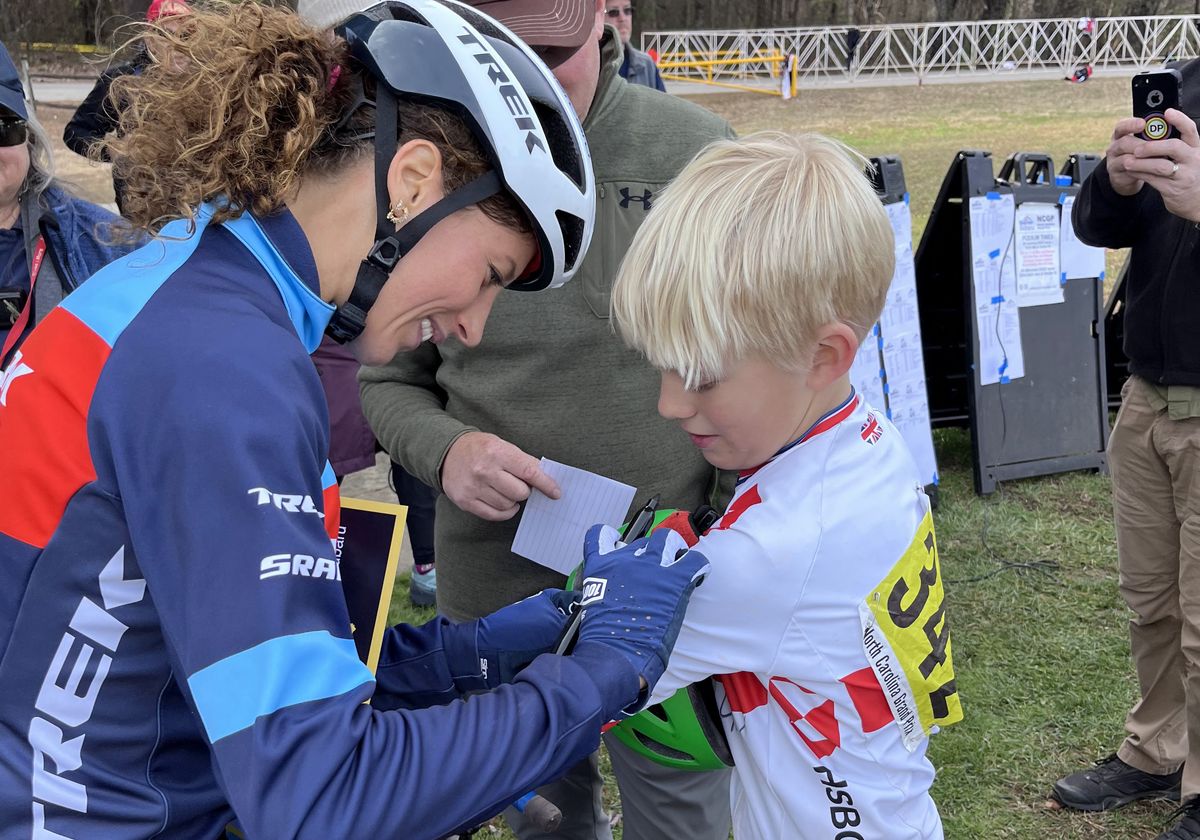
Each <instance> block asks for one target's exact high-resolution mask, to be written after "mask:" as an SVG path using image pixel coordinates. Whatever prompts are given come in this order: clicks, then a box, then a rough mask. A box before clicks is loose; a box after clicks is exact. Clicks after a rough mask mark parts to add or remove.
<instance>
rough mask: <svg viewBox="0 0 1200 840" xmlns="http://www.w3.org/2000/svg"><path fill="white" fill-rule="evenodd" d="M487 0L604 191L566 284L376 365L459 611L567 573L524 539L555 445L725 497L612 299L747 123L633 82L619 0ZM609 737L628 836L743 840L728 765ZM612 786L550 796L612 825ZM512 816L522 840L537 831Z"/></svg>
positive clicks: (376, 425) (697, 496) (586, 818)
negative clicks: (570, 108)
mask: <svg viewBox="0 0 1200 840" xmlns="http://www.w3.org/2000/svg"><path fill="white" fill-rule="evenodd" d="M472 5H475V6H478V7H479V9H480V10H481V11H483V12H485V13H488V14H490V15H492V16H493V17H496V18H498V19H499V20H501V22H503V23H505V24H506V25H508V26H509V27H510V28H511V29H513V30H514V32H515V33H516V34H517V35H518V36H520V37H522V38H524V39H525V40H526V41H527V42H528V43H530V44H531V46H533V47H534V49H535V50H536V51H537V52H538V53H539V54H540V55H541V56H542V57H543V59H544V60H545V61H546V63H547V64H549V65H550V66H551V69H552V70H554V73H555V76H556V77H557V78H558V79H559V81H560V82H561V83H562V85H563V87H564V88H565V89H566V91H567V93H568V95H569V96H570V97H571V101H572V103H573V104H574V105H575V108H576V110H577V111H578V112H579V114H580V116H581V118H583V121H584V122H583V125H584V130H585V131H586V133H587V138H588V143H589V145H590V147H591V153H592V161H593V168H594V170H595V175H596V186H597V196H598V202H597V221H596V233H595V236H594V238H593V241H592V246H591V250H590V251H589V253H588V255H587V258H586V260H585V262H584V263H583V266H582V267H581V270H580V272H579V274H578V275H577V276H576V277H575V279H574V280H572V281H571V282H570V283H568V284H567V285H566V286H564V287H562V288H560V289H555V290H552V291H547V292H542V293H539V294H536V295H532V296H522V299H521V300H520V301H516V300H514V299H513V297H509V296H506V295H501V296H500V297H499V298H498V299H497V301H496V304H495V307H494V308H493V310H492V314H491V318H490V319H489V321H488V324H487V329H486V331H485V334H484V338H483V341H482V343H481V344H480V345H479V346H478V347H475V348H466V347H463V346H462V345H460V344H457V343H443V344H441V345H439V346H434V345H432V344H424V345H422V346H421V347H420V348H419V349H418V350H416V351H414V352H412V353H409V354H403V355H402V356H399V357H397V358H396V359H395V360H394V361H393V362H392V363H391V364H390V365H388V366H386V367H383V368H377V369H372V370H367V369H364V371H363V372H362V374H361V377H360V381H361V383H362V395H363V409H364V412H365V413H366V416H367V419H368V420H369V422H370V423H371V426H372V427H373V429H374V430H375V434H376V437H377V438H378V439H379V441H380V442H381V443H382V444H383V446H384V448H385V449H387V451H388V452H389V453H390V454H391V456H392V459H393V460H395V461H397V462H398V463H400V464H401V465H402V466H403V467H404V468H405V469H406V470H408V471H409V472H410V473H412V474H413V475H415V476H416V477H417V478H419V479H421V480H422V481H424V482H426V483H428V484H429V485H431V486H433V487H436V488H438V489H440V490H441V491H442V494H443V495H442V497H441V498H440V499H439V501H438V508H437V526H436V538H435V539H436V556H437V563H438V593H437V600H438V608H439V610H440V611H441V612H443V613H444V614H446V615H447V616H449V617H450V618H452V619H455V620H466V619H469V618H473V617H475V616H479V615H485V614H487V613H490V612H492V611H494V610H495V609H496V608H498V607H500V606H502V605H505V604H509V603H512V602H514V601H517V600H520V599H521V598H524V597H526V596H528V595H530V594H532V593H535V592H538V591H540V590H541V589H543V588H546V587H554V586H562V585H563V583H564V580H563V577H562V575H560V574H558V573H556V572H554V571H552V570H550V569H547V568H544V567H541V566H538V565H535V564H533V563H531V562H529V561H527V560H525V559H523V558H521V557H518V556H516V555H514V554H512V552H511V550H510V549H511V545H512V539H513V535H514V533H515V531H516V524H517V521H518V519H519V517H518V516H517V513H518V511H519V509H520V504H521V502H523V501H524V500H525V499H526V498H527V497H528V495H529V493H530V492H531V489H533V488H536V489H538V490H540V491H542V492H545V493H548V494H550V495H556V494H557V487H556V486H555V484H554V482H553V480H552V479H550V478H549V477H548V476H547V475H546V474H545V473H544V472H542V470H541V469H540V468H539V466H538V459H539V458H540V457H542V456H544V457H548V458H551V459H553V460H556V461H562V462H564V463H567V464H570V465H572V466H576V467H580V468H582V469H586V470H591V471H594V472H599V473H602V474H604V475H607V476H610V477H612V478H614V479H617V480H619V481H623V482H625V483H627V484H631V485H633V486H635V487H637V488H638V498H639V499H641V500H644V499H645V498H648V497H649V496H651V495H655V494H658V495H660V496H661V499H662V504H663V505H664V506H670V507H681V508H695V507H696V506H698V505H700V504H702V503H704V502H706V501H710V500H711V498H712V494H713V492H714V489H715V486H716V476H715V474H714V472H713V470H712V468H711V467H710V466H709V465H708V464H707V463H706V462H705V461H704V459H703V458H702V457H701V456H700V454H699V452H698V450H696V449H695V447H694V446H693V445H692V444H691V442H690V441H689V440H688V438H687V436H686V435H684V434H683V433H682V432H680V431H679V430H678V428H676V427H675V426H674V424H672V423H669V422H667V421H664V420H663V419H662V418H660V417H659V416H658V415H657V412H656V410H655V405H656V401H657V394H658V374H657V373H656V372H655V371H654V370H653V369H651V368H650V366H649V365H647V364H646V363H645V362H644V360H643V359H641V358H640V357H639V356H638V355H637V354H636V353H634V352H632V351H630V350H629V349H627V348H626V347H624V346H623V345H622V343H621V341H620V339H619V338H618V337H617V336H616V335H615V333H614V331H613V329H612V327H611V325H610V323H609V321H608V310H609V292H610V289H611V285H612V281H613V277H614V275H615V273H616V270H617V266H618V265H619V264H620V261H621V259H622V257H623V256H624V254H625V251H626V249H627V248H628V247H629V244H630V242H631V241H632V239H633V235H634V234H635V233H636V232H637V229H638V227H639V226H640V225H641V223H642V221H643V220H644V219H645V217H646V213H647V212H648V211H649V210H650V208H651V207H652V206H653V204H654V200H655V198H656V197H657V196H658V194H659V193H660V192H661V191H662V189H663V188H664V187H665V186H666V185H667V184H668V183H669V182H670V181H671V179H672V178H674V177H675V175H676V174H677V173H678V172H679V170H680V169H682V168H683V166H684V165H685V164H686V163H687V162H688V161H689V160H690V159H691V158H692V157H693V156H694V155H695V154H696V153H697V152H698V151H699V150H700V149H701V148H702V147H703V146H705V145H706V144H707V143H708V142H710V141H712V140H715V139H718V138H723V137H728V136H731V133H732V132H731V130H730V128H729V126H728V124H727V123H725V121H724V120H722V119H720V118H718V117H716V116H714V115H713V114H711V113H709V112H708V111H705V110H704V109H702V108H699V107H698V106H696V105H694V104H691V103H689V102H686V101H683V100H679V99H676V98H673V97H670V96H667V95H665V94H661V93H659V92H657V91H652V90H650V89H648V88H645V87H641V86H635V85H630V84H628V83H627V82H626V81H625V80H624V79H622V78H621V77H620V76H619V75H618V73H617V71H618V68H619V67H620V66H621V61H622V52H621V43H620V40H619V39H618V38H617V37H616V33H615V31H614V30H612V29H611V28H610V29H607V30H605V29H604V27H603V14H604V0H569V2H559V3H555V4H546V3H539V2H537V0H500V2H489V1H488V0H472ZM555 15H558V17H559V19H558V20H557V21H555V20H552V19H553V18H554V16H555ZM721 501H723V500H721ZM608 746H609V751H610V754H611V755H612V759H613V766H614V770H615V771H616V774H617V780H618V783H619V784H620V787H621V793H622V801H623V813H624V816H625V820H624V823H623V825H624V836H625V837H626V838H628V840H640V838H646V839H647V840H649V838H663V837H687V838H689V839H690V838H699V840H710V838H711V840H726V838H727V837H728V832H729V801H728V800H729V793H728V771H719V772H711V773H688V772H684V771H676V770H669V769H667V768H664V767H660V766H658V765H655V764H653V763H651V762H649V761H648V760H646V759H644V758H641V757H640V756H637V755H635V754H634V753H632V752H631V751H630V750H628V749H627V748H625V747H624V746H622V745H619V744H618V743H617V742H615V740H609V741H608ZM598 782H599V780H598V775H597V774H596V772H595V770H594V765H593V766H592V767H581V768H577V771H575V772H573V773H572V774H571V775H569V776H568V777H567V778H566V779H565V780H563V782H561V783H559V784H557V785H554V786H550V789H546V790H543V791H541V793H542V794H543V795H544V796H546V797H547V798H548V799H550V801H552V802H554V803H555V804H556V805H558V806H559V807H560V808H561V809H562V810H563V812H564V825H563V828H562V829H561V830H560V832H559V833H558V834H556V835H555V836H557V837H571V838H581V840H582V838H587V840H593V838H608V837H610V836H611V833H610V830H609V827H608V824H607V823H608V821H607V818H606V817H605V815H604V813H603V809H602V807H601V804H600V800H599V783H598ZM511 813H512V812H511V811H510V814H511ZM511 821H512V822H514V823H515V828H516V829H517V831H518V833H519V835H520V836H521V837H522V838H529V837H534V836H536V835H535V834H534V833H533V830H532V829H531V828H530V827H529V826H527V825H524V824H523V822H522V821H521V820H520V819H519V818H516V817H515V816H513V817H512V818H511Z"/></svg>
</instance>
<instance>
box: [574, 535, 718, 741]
mask: <svg viewBox="0 0 1200 840" xmlns="http://www.w3.org/2000/svg"><path fill="white" fill-rule="evenodd" d="M708 568H709V566H708V560H707V559H706V558H705V557H704V555H703V554H701V553H700V552H698V551H689V550H688V547H687V544H686V543H685V542H684V540H683V537H681V536H680V535H679V534H677V533H675V532H674V531H672V530H670V529H667V528H662V529H660V530H658V531H655V532H654V533H653V534H651V535H650V536H649V537H647V538H644V539H640V540H637V541H636V542H633V543H630V544H629V545H622V543H621V542H620V541H619V537H618V534H617V532H616V531H615V530H614V529H612V528H610V527H608V526H607V525H596V526H593V527H592V529H591V530H590V531H588V533H587V537H586V538H585V540H584V561H583V574H584V581H583V599H582V600H581V601H580V606H581V607H582V608H583V610H584V613H583V621H582V623H581V625H580V629H579V641H578V643H576V645H575V652H574V653H573V654H572V656H574V657H575V658H576V659H579V660H583V661H585V662H586V660H588V659H592V658H594V657H597V656H602V657H604V658H606V659H608V660H611V659H612V658H613V656H614V655H616V656H619V657H620V658H621V659H623V660H624V661H625V662H626V663H628V664H629V665H630V666H632V668H633V670H634V671H635V672H636V674H637V676H639V677H641V678H642V679H644V680H645V681H646V689H645V690H644V691H643V692H642V697H643V698H645V697H649V693H650V691H651V690H652V689H653V688H654V684H655V683H656V682H658V679H659V677H661V676H662V675H663V672H664V671H666V668H667V660H668V659H670V657H671V649H672V648H673V647H674V646H675V640H676V638H678V636H679V629H680V627H681V626H682V625H683V616H684V613H685V612H687V605H688V599H689V598H691V594H692V591H693V590H694V589H695V588H696V587H697V586H699V585H700V583H701V582H702V581H703V580H704V576H705V575H706V574H707V573H708ZM627 699H634V698H627ZM638 705H639V704H638V703H636V702H635V703H634V706H638ZM609 711H610V712H612V713H613V717H614V718H616V717H619V716H620V714H618V712H620V713H625V714H632V713H633V712H635V711H637V709H636V708H631V707H629V706H626V707H624V708H622V709H619V710H616V709H610V710H609Z"/></svg>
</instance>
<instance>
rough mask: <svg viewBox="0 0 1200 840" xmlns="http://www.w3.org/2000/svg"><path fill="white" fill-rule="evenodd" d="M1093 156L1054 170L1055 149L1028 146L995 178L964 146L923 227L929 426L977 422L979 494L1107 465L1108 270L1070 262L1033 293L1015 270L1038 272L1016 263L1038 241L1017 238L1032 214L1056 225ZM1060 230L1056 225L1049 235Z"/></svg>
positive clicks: (919, 262)
mask: <svg viewBox="0 0 1200 840" xmlns="http://www.w3.org/2000/svg"><path fill="white" fill-rule="evenodd" d="M1097 162H1098V161H1097V158H1096V157H1095V156H1093V155H1073V156H1072V157H1071V159H1070V161H1069V162H1068V164H1067V165H1066V166H1065V167H1064V169H1063V172H1062V173H1059V174H1058V175H1057V176H1056V175H1055V173H1054V164H1053V161H1052V160H1051V159H1050V158H1049V157H1048V156H1046V155H1039V154H1030V153H1021V154H1016V155H1013V156H1012V157H1011V158H1009V159H1008V160H1007V161H1005V163H1004V166H1003V167H1002V169H1001V172H1000V176H999V177H998V178H997V177H996V176H995V174H994V169H993V160H992V157H991V154H990V153H988V152H982V151H963V152H959V153H958V155H957V156H956V157H955V159H954V162H953V163H952V164H951V166H950V168H949V171H948V172H947V173H946V177H945V179H944V180H943V182H942V186H941V189H940V191H939V193H938V197H937V200H936V202H935V203H934V207H933V211H932V213H931V214H930V217H929V223H928V224H927V225H926V228H925V233H924V235H923V236H922V237H921V243H920V246H919V247H918V249H917V254H916V272H917V291H918V298H919V301H920V323H921V334H922V337H923V343H924V358H925V374H926V382H927V387H928V392H929V408H930V419H931V423H932V425H933V426H934V427H945V426H964V427H967V428H969V429H970V431H971V448H972V456H973V457H972V460H973V466H974V473H975V490H976V492H977V493H980V494H984V495H986V494H989V493H992V492H994V491H995V490H996V487H997V485H998V483H999V482H1001V481H1006V480H1010V479H1016V478H1026V477H1030V476H1036V475H1048V474H1052V473H1059V472H1065V471H1068V470H1077V469H1095V470H1100V471H1106V470H1107V462H1106V460H1105V454H1104V449H1105V444H1106V442H1107V439H1108V414H1107V383H1106V381H1105V379H1106V377H1105V362H1104V359H1105V347H1104V341H1103V332H1104V328H1103V317H1102V311H1101V295H1100V282H1099V280H1100V277H1099V276H1093V277H1090V278H1088V277H1083V278H1081V279H1071V280H1067V279H1066V278H1067V276H1068V273H1067V271H1066V270H1065V268H1064V271H1063V272H1062V279H1061V280H1060V282H1059V284H1057V285H1058V286H1059V288H1053V287H1049V288H1048V287H1046V286H1042V287H1040V288H1039V289H1037V290H1036V291H1037V292H1038V294H1040V295H1041V296H1042V298H1043V299H1041V300H1040V301H1037V304H1036V305H1030V304H1031V302H1033V300H1034V298H1033V291H1031V290H1023V291H1018V290H1020V289H1021V286H1020V285H1019V283H1023V282H1024V281H1025V279H1026V278H1027V277H1030V276H1032V275H1033V273H1035V272H1026V271H1021V270H1019V269H1018V268H1017V267H1016V266H1017V265H1019V264H1020V260H1021V259H1022V258H1023V259H1024V260H1025V261H1026V262H1025V265H1026V266H1027V267H1028V266H1030V265H1034V266H1035V268H1036V263H1035V257H1036V256H1037V255H1036V254H1035V251H1034V249H1033V248H1031V247H1030V248H1029V250H1022V249H1023V247H1028V246H1022V245H1016V243H1017V242H1018V241H1021V242H1025V243H1027V242H1030V241H1033V240H1032V239H1030V238H1022V239H1021V240H1018V234H1017V232H1016V231H1017V229H1021V230H1022V234H1021V236H1022V237H1026V235H1027V232H1026V229H1025V227H1024V226H1025V225H1026V222H1028V223H1029V225H1031V226H1037V225H1041V226H1044V227H1047V228H1048V226H1049V225H1051V224H1053V222H1052V221H1050V220H1051V219H1052V218H1057V220H1058V222H1057V223H1058V225H1059V230H1060V231H1061V230H1062V227H1061V226H1062V219H1063V213H1062V210H1063V208H1064V207H1069V205H1070V203H1071V202H1072V201H1073V200H1074V196H1075V195H1076V194H1078V191H1079V185H1080V184H1081V183H1082V181H1083V179H1084V178H1086V177H1087V175H1088V174H1089V173H1090V172H1091V170H1092V169H1093V168H1094V167H1095V166H1096V164H1097ZM1052 208H1058V210H1057V212H1058V216H1057V217H1052V216H1051V215H1050V214H1051V212H1052ZM1006 213H1011V214H1012V215H1011V216H1006ZM1006 220H1007V221H1006ZM1005 224H1007V225H1008V226H1007V227H1005ZM1064 240H1065V235H1064V236H1063V237H1062V238H1060V237H1058V236H1057V234H1056V237H1055V240H1054V241H1055V242H1057V243H1059V244H1058V245H1057V246H1055V247H1058V248H1060V249H1061V245H1062V243H1063V241H1064ZM1049 250H1050V249H1047V250H1046V251H1044V252H1042V254H1041V255H1042V256H1045V255H1046V253H1048V252H1049ZM1016 251H1021V254H1016V253H1015V252H1016ZM1060 258H1061V250H1060V252H1059V256H1058V257H1055V259H1060ZM1010 260H1012V261H1013V263H1014V267H1013V268H1012V270H1011V271H1008V270H1007V269H1006V266H1008V264H1009V261H1010ZM1055 265H1059V263H1055ZM1062 265H1064V266H1065V261H1064V262H1063V263H1062ZM1051 270H1052V269H1051ZM1097 274H1098V275H1100V274H1102V272H1097ZM1043 275H1044V272H1043ZM1052 285H1053V284H1052ZM1018 300H1020V305H1018Z"/></svg>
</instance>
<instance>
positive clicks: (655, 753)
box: [609, 678, 733, 770]
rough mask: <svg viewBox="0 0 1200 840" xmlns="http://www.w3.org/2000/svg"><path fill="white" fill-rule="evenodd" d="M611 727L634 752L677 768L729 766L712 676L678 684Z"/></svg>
mask: <svg viewBox="0 0 1200 840" xmlns="http://www.w3.org/2000/svg"><path fill="white" fill-rule="evenodd" d="M609 731H610V732H611V733H612V734H613V735H615V736H616V737H617V738H618V739H619V740H620V741H621V743H623V744H624V745H625V746H627V747H629V748H630V749H631V750H633V751H634V752H636V753H639V754H641V755H644V756H645V757H646V758H648V759H650V760H651V761H654V762H656V763H657V764H663V765H665V766H667V767H674V768H675V769H677V770H720V769H721V768H723V767H732V766H733V754H732V753H730V751H729V740H728V739H727V738H726V737H725V727H724V725H723V724H722V723H721V713H720V710H719V709H718V708H717V698H716V695H715V693H714V692H713V685H712V679H711V678H710V679H706V680H701V681H700V682H698V683H693V684H691V685H689V686H687V687H686V688H681V689H679V690H678V691H676V692H675V693H674V694H672V695H671V696H670V697H668V698H667V699H666V700H663V701H662V702H661V703H656V704H655V705H653V706H649V707H647V708H645V709H642V710H641V711H640V712H638V713H637V714H636V715H634V716H633V717H630V718H626V719H625V720H623V721H621V722H620V723H618V724H617V725H616V726H614V727H613V728H612V729H611V730H609Z"/></svg>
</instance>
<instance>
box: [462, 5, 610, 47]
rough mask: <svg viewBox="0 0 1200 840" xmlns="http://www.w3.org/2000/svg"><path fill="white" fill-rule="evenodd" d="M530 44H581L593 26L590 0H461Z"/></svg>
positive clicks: (570, 45)
mask: <svg viewBox="0 0 1200 840" xmlns="http://www.w3.org/2000/svg"><path fill="white" fill-rule="evenodd" d="M464 2H465V3H466V4H467V5H468V6H474V7H475V8H477V9H479V11H481V12H483V13H484V14H485V15H488V16H490V17H493V18H495V19H496V20H498V21H500V22H501V23H502V24H504V25H505V26H506V27H508V28H509V29H511V30H512V33H513V34H514V35H516V36H517V37H518V38H520V39H521V40H522V41H524V42H525V43H526V44H529V45H530V46H531V47H580V46H583V44H584V43H585V42H587V40H588V39H589V38H590V37H591V34H592V28H593V27H594V26H595V25H596V4H595V3H594V2H593V1H592V0H464Z"/></svg>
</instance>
